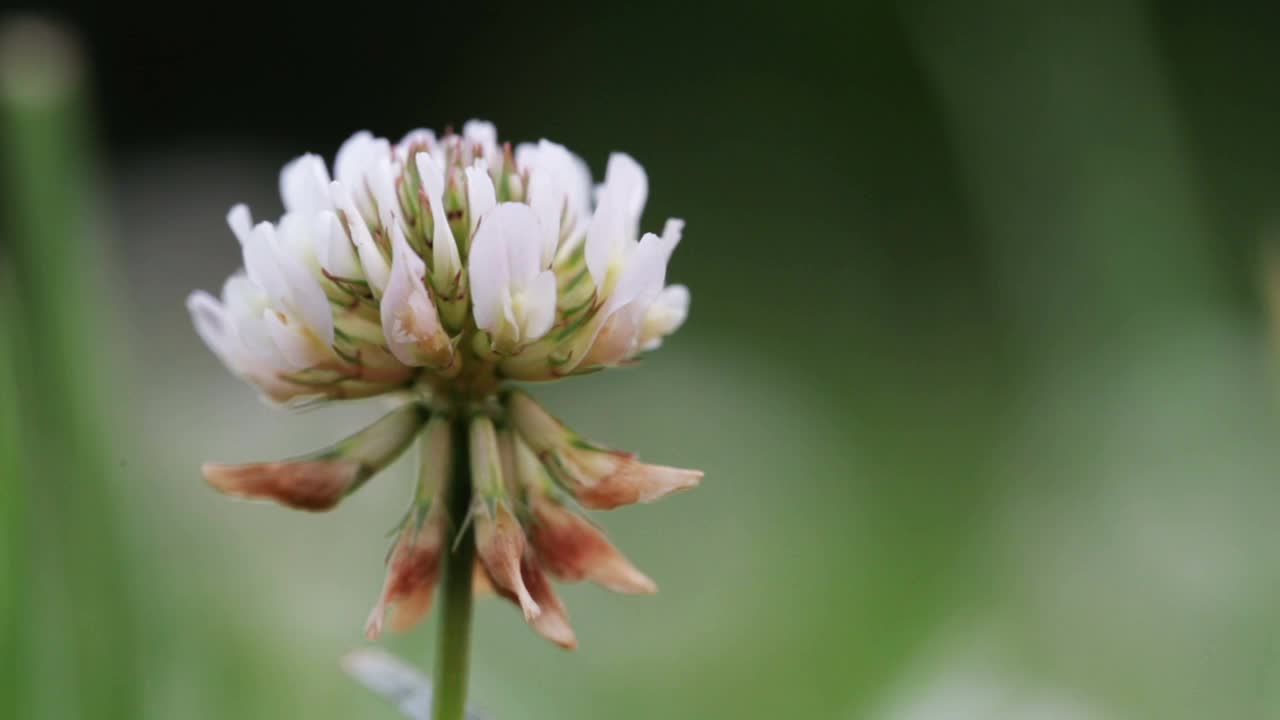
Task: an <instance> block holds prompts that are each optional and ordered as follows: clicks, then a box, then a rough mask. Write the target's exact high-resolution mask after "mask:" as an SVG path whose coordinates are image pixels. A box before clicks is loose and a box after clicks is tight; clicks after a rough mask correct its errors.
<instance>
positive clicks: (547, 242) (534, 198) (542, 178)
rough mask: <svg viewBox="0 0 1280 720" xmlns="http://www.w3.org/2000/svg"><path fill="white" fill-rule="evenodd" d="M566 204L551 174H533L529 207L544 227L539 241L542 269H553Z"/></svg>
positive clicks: (530, 182) (541, 171) (543, 172)
mask: <svg viewBox="0 0 1280 720" xmlns="http://www.w3.org/2000/svg"><path fill="white" fill-rule="evenodd" d="M565 203H566V200H565V194H564V192H563V191H561V190H560V188H558V187H556V183H555V179H554V178H553V177H552V175H551V173H549V172H547V171H545V170H539V171H535V172H533V174H532V176H531V177H530V178H529V206H530V207H532V208H533V211H534V213H536V214H537V216H538V221H539V223H541V225H542V237H541V238H540V239H539V247H540V252H539V257H540V258H541V262H540V263H539V264H540V266H541V267H544V268H545V267H551V262H552V261H553V260H555V257H556V248H557V247H558V246H559V244H560V226H561V217H562V215H563V210H564V207H565Z"/></svg>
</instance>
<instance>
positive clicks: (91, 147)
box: [0, 0, 1280, 720]
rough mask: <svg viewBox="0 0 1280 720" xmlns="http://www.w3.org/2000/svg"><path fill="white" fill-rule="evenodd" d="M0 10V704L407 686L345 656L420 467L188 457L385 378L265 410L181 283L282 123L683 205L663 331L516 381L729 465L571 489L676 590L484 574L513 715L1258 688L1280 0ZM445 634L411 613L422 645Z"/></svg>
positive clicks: (998, 709) (1083, 717) (478, 680)
mask: <svg viewBox="0 0 1280 720" xmlns="http://www.w3.org/2000/svg"><path fill="white" fill-rule="evenodd" d="M19 10H24V11H25V12H24V13H19V12H14V13H12V14H7V15H5V16H3V17H4V18H6V19H4V20H0V123H2V124H0V171H2V175H0V179H2V181H3V202H0V212H3V213H4V214H3V215H2V216H0V220H3V223H0V233H3V234H0V310H3V312H0V480H3V483H2V484H0V504H2V505H0V522H2V523H3V529H4V531H5V532H4V533H3V534H2V535H0V583H3V585H2V586H0V590H3V592H2V593H0V633H3V634H2V635H0V650H3V653H0V663H2V664H0V701H3V702H4V705H3V706H0V717H14V718H36V719H40V720H44V719H46V718H48V719H53V718H89V717H92V718H108V719H116V718H119V719H126V718H128V719H132V718H228V717H244V718H286V717H288V718H292V717H307V718H335V719H337V718H357V717H359V718H383V717H385V718H391V717H395V714H394V711H393V710H391V709H390V708H389V706H387V705H386V704H385V703H384V702H383V701H382V700H381V699H379V698H377V697H376V696H374V695H371V694H369V693H368V692H367V691H366V690H364V689H363V688H361V687H359V686H358V685H357V684H356V683H354V682H352V681H351V680H350V679H348V678H346V677H345V676H344V675H343V674H342V672H341V670H340V669H339V666H338V659H339V658H340V657H341V656H342V655H343V654H344V653H346V652H348V651H350V650H352V649H354V648H358V647H362V646H364V645H365V643H364V641H363V639H362V637H361V627H362V623H363V620H364V618H365V615H366V613H367V612H368V609H369V607H370V606H371V604H372V602H373V601H374V600H375V597H376V595H377V592H378V590H379V588H380V583H381V577H382V558H383V555H384V552H385V550H386V545H387V542H388V540H387V538H386V534H387V531H388V530H390V529H391V528H392V526H393V525H394V523H395V522H396V521H397V520H398V518H399V517H400V512H401V510H402V504H403V503H404V502H405V500H406V498H407V497H408V495H409V492H410V488H409V480H410V479H409V477H408V476H407V474H406V473H407V470H408V468H407V467H406V465H405V463H401V464H400V465H398V466H397V467H396V468H394V469H393V471H391V472H388V473H387V474H385V475H384V476H380V477H379V478H378V480H377V481H376V482H375V483H372V484H371V486H370V487H368V488H367V489H366V490H364V491H362V492H361V493H359V494H358V495H357V496H355V497H353V498H352V499H351V500H350V501H349V502H347V503H345V504H344V505H343V506H342V507H341V508H340V509H338V510H337V511H336V512H334V513H333V514H330V515H325V516H320V517H314V516H303V515H299V514H292V513H289V512H288V511H285V510H283V509H280V508H277V507H269V506H260V505H248V504H241V503H235V502H231V501H229V500H227V499H225V498H222V497H220V496H217V495H216V494H215V493H214V492H212V491H211V490H209V489H208V488H206V487H205V486H204V485H203V483H202V482H201V480H200V478H199V475H198V472H197V468H198V466H199V464H200V463H201V462H203V461H205V460H211V459H216V460H226V461H240V460H250V459H267V458H275V457H283V456H287V455H291V454H295V453H298V452H301V451H305V450H309V449H312V448H314V447H319V446H322V445H325V444H327V443H329V442H330V441H332V440H334V439H337V438H339V437H342V436H343V435H345V434H347V433H348V432H350V431H351V430H353V429H355V428H356V427H358V426H359V424H360V422H361V420H363V419H368V418H372V417H374V416H375V415H376V414H377V413H378V411H379V409H380V407H381V406H380V405H379V404H378V403H376V402H365V403H356V404H352V405H342V406H331V407H328V408H324V409H321V410H316V411H312V412H307V413H303V414H296V415H294V414H288V413H285V412H283V411H276V410H272V409H269V408H267V407H265V406H263V405H261V404H260V403H258V402H257V401H256V400H255V398H254V393H253V391H252V390H250V389H249V388H248V387H245V386H243V385H242V384H240V383H238V382H237V381H235V380H234V379H233V378H232V377H230V376H229V374H228V373H227V372H225V371H224V370H223V369H222V368H221V367H220V366H219V364H218V362H217V361H216V360H215V358H214V357H213V356H212V355H211V354H210V353H209V352H207V351H206V350H205V348H204V347H203V345H202V344H201V343H200V342H199V340H198V339H197V337H196V335H195V333H194V332H193V331H192V330H191V328H190V325H189V321H188V318H187V315H186V312H185V310H184V308H183V299H184V298H185V296H186V294H187V293H188V292H189V291H190V290H191V289H193V288H205V289H210V290H216V289H217V288H218V287H220V285H221V282H222V279H223V278H224V277H225V276H226V275H227V274H228V273H230V272H231V271H232V270H234V269H235V268H236V267H237V266H238V265H239V263H240V260H239V252H238V247H237V245H236V243H235V242H234V240H233V238H232V236H231V234H230V233H229V232H228V231H227V229H226V227H225V225H224V223H223V216H224V214H225V212H226V210H227V208H228V207H230V205H231V204H233V203H235V202H239V201H246V202H248V203H250V205H251V206H252V207H253V208H254V209H255V210H256V211H258V212H259V213H261V214H263V215H266V216H270V215H272V214H273V213H274V212H275V210H276V209H278V207H279V204H278V202H279V201H278V198H277V197H276V189H275V184H276V173H277V172H278V168H279V166H280V165H281V164H282V163H283V162H284V161H285V160H287V159H288V158H290V157H292V156H294V155H297V154H300V153H302V152H305V151H314V152H319V153H321V154H323V155H325V156H326V157H327V158H329V159H332V153H333V152H334V150H336V148H337V146H338V145H339V144H340V143H341V142H342V140H343V139H345V138H346V137H347V136H348V135H349V134H350V133H352V132H353V131H355V130H358V129H363V128H368V129H371V130H373V131H374V132H375V133H377V134H380V135H386V136H390V137H393V138H396V137H399V136H400V135H401V134H402V133H403V132H405V131H407V130H409V129H411V128H413V127H418V126H426V127H435V128H442V127H443V126H444V125H446V124H450V123H452V124H454V125H455V126H457V125H459V124H460V123H461V122H463V121H465V120H466V119H468V118H471V117H480V118H486V119H489V120H492V121H494V122H495V123H497V125H498V128H499V131H500V134H501V135H502V136H503V137H504V138H507V139H512V140H532V139H537V138H539V137H544V136H545V137H548V138H551V139H553V140H556V141H559V142H562V143H565V144H566V145H568V146H569V147H570V148H571V149H573V150H575V151H576V152H578V153H579V154H580V155H582V156H583V157H584V158H585V159H586V160H587V161H588V162H589V163H590V165H591V166H592V168H593V170H594V171H595V172H596V174H597V176H598V175H599V174H600V173H601V172H602V170H603V166H604V161H605V158H606V157H607V153H608V152H610V151H612V150H624V151H626V152H629V153H631V154H632V155H634V156H635V157H636V158H637V159H639V160H640V162H641V163H643V164H644V165H645V167H646V168H647V170H648V172H649V177H650V182H651V201H650V204H649V208H648V211H647V215H646V222H645V226H646V227H647V228H650V229H654V228H658V227H660V224H661V222H662V220H663V219H665V218H666V217H668V216H677V217H683V218H685V219H686V220H687V221H688V228H687V230H686V233H685V240H684V242H683V244H682V245H681V247H680V249H679V250H678V252H677V254H676V257H675V260H674V261H673V264H672V267H671V271H670V273H669V277H670V278H671V279H672V280H673V281H676V282H683V283H686V284H688V285H689V286H690V287H691V288H692V291H693V297H694V300H693V306H692V313H691V316H690V320H689V322H688V324H687V325H686V326H685V328H684V329H683V330H682V331H681V332H680V333H679V334H678V335H676V336H675V337H674V338H672V339H671V340H670V341H669V342H668V344H667V345H666V346H665V347H664V349H663V350H662V352H660V353H656V354H655V355H653V356H651V357H649V358H648V359H646V360H645V361H644V362H643V363H642V364H641V365H640V366H638V367H636V368H633V369H628V370H625V371H617V372H610V373H606V374H599V375H594V376H590V377H586V378H581V379H575V380H574V381H572V382H565V383H562V384H558V385H555V386H549V387H545V388H539V389H538V393H539V396H540V397H541V398H542V399H543V400H544V402H545V403H546V404H547V405H548V406H549V407H550V408H552V409H553V410H554V411H555V412H556V413H557V414H559V415H560V416H562V417H564V418H565V419H566V420H567V421H568V422H570V423H571V424H572V425H573V426H574V427H576V428H579V429H581V430H583V431H584V433H585V434H588V435H590V436H591V437H593V438H596V439H599V440H601V441H604V442H608V443H611V444H614V445H618V446H621V447H626V448H629V449H634V450H636V451H638V452H639V453H640V454H641V455H642V456H643V457H645V458H646V459H651V460H654V461H657V462H664V463H671V464H676V465H685V466H691V467H699V468H702V469H704V470H705V471H706V473H707V478H706V480H705V482H704V484H703V486H702V487H701V488H699V489H698V490H697V491H695V492H692V493H686V494H682V495H679V496H676V497H673V498H670V499H668V500H666V501H664V502H662V503H659V504H657V505H654V506H648V507H643V508H635V509H624V510H620V511H617V512H614V513H611V514H608V515H607V516H604V517H598V518H597V519H600V520H601V521H602V522H604V523H605V524H606V525H607V527H608V528H609V530H610V532H611V534H612V536H613V538H614V539H615V541H616V542H617V544H618V545H619V546H620V547H621V548H623V549H624V551H625V552H627V553H628V555H630V556H631V557H632V559H633V560H635V562H636V563H637V564H638V565H639V566H640V567H642V568H643V569H644V570H645V571H647V572H648V573H649V574H651V575H652V576H653V577H654V578H655V579H657V581H658V582H659V584H660V585H661V586H662V592H661V593H660V594H659V595H657V596H656V597H652V598H639V599H637V598H626V597H617V596H610V595H607V594H606V593H604V592H602V591H598V590H596V589H595V588H591V587H576V586H575V587H570V588H566V589H565V590H564V593H563V594H564V596H565V599H566V602H567V604H568V605H569V609H570V612H571V615H572V618H573V622H574V624H575V626H576V628H577V631H578V635H579V638H580V641H581V649H580V650H578V651H577V652H576V653H572V654H568V653H563V652H561V651H559V650H556V649H555V648H553V647H551V646H549V645H548V644H547V643H545V642H544V641H542V640H540V639H539V638H537V637H536V636H534V635H533V634H532V633H531V632H530V631H529V630H528V629H527V628H526V627H525V626H524V624H523V623H522V622H521V620H520V618H519V617H518V615H517V614H516V613H514V612H513V611H512V610H511V608H509V607H505V606H501V605H499V603H497V602H495V601H487V602H484V603H482V605H481V608H480V611H479V620H478V623H477V627H478V637H477V647H476V650H475V653H474V670H473V678H474V680H473V697H474V699H475V701H476V704H477V705H478V706H479V707H481V708H483V709H484V710H486V711H487V713H488V714H489V715H491V716H492V717H493V718H496V719H498V720H514V719H515V718H561V719H567V718H602V717H608V718H619V719H623V720H625V719H628V718H761V719H763V718H777V717H787V718H794V719H797V720H799V719H801V718H804V719H808V718H813V719H815V720H817V719H827V718H831V719H836V720H855V719H860V718H868V719H870V720H939V719H945V720H950V719H955V720H979V719H981V720H987V719H1000V720H1014V719H1018V720H1021V719H1023V718H1034V719H1040V720H1101V719H1104V718H1105V719H1109V720H1113V719H1116V718H1209V717H1213V718H1242V719H1252V718H1270V717H1280V651H1278V650H1277V648H1278V647H1280V566H1278V564H1277V560H1276V553H1275V552H1274V549H1273V548H1274V547H1275V545H1276V543H1277V541H1280V524H1277V522H1276V518H1277V516H1280V483H1277V482H1276V479H1275V475H1276V472H1277V470H1280V453H1278V452H1277V449H1276V448H1277V438H1280V426H1278V425H1277V422H1276V420H1277V418H1276V414H1275V407H1276V399H1277V395H1276V393H1275V390H1274V383H1273V381H1274V379H1275V377H1274V376H1275V373H1274V372H1273V358H1272V354H1271V345H1270V340H1271V338H1270V337H1269V334H1268V320H1267V315H1266V312H1265V308H1264V305H1263V302H1262V300H1263V293H1262V288H1261V282H1262V277H1263V273H1262V269H1261V267H1260V262H1261V259H1262V257H1263V253H1262V251H1261V248H1262V247H1264V245H1265V244H1266V242H1267V240H1268V238H1269V236H1270V235H1272V234H1273V233H1274V232H1275V230H1276V227H1277V218H1276V216H1275V212H1274V210H1273V209H1274V208H1275V207H1277V203H1278V202H1280V132H1277V130H1276V128H1277V127H1280V86H1278V85H1277V83H1276V81H1275V74H1276V73H1275V69H1276V68H1277V67H1280V42H1276V39H1277V37H1280V6H1276V5H1275V4H1274V3H1262V2H1256V3H1249V2H1238V3H1230V2H1228V3H1203V2H1190V1H1186V2H1164V3H1155V2H1150V3H1143V2H1135V1H1131V0H1084V1H1083V2H1079V1H1073V2H1068V1H1067V0H1041V1H1039V2H1030V3H1028V2H1018V1H1016V0H977V1H976V2H967V3H959V2H954V3H946V2H929V1H927V0H902V1H901V2H897V3H893V2H871V3H837V2H831V3H822V2H817V1H811V0H800V1H799V2H791V3H785V4H780V5H779V4H768V5H761V6H758V7H756V6H751V5H742V4H722V5H714V4H700V3H690V2H683V3H664V2H647V3H642V4H623V3H607V4H582V5H577V4H573V3H570V4H554V5H552V4H537V5H531V4H528V3H503V2H476V3H456V4H450V5H436V4H431V3H421V2H419V3H413V4H405V5H398V6H381V5H379V4H376V3H360V4H358V5H347V6H342V7H338V6H333V7H325V6H321V5H319V4H311V5H297V6H292V5H288V4H278V5H268V4H265V3H260V4H258V5H256V6H247V7H237V6H234V5H232V4H225V3H219V4H212V5H195V6H181V7H180V6H176V5H175V6H170V7H169V8H167V9H164V10H143V9H142V8H136V9H130V8H121V7H117V6H115V5H114V4H110V3H98V4H96V5H83V6H78V5H71V4H65V3H62V4H59V3H38V4H36V5H34V6H30V7H27V8H19ZM35 15H38V16H42V17H46V18H51V19H53V20H55V21H56V22H58V23H59V24H60V26H61V27H62V28H63V30H64V31H65V32H67V33H69V36H63V35H61V34H59V33H56V32H54V31H52V30H50V29H49V28H48V26H41V25H33V24H31V23H30V22H28V21H26V20H23V19H22V18H28V19H29V18H30V17H33V16H35ZM433 631H434V628H433V627H432V623H430V622H427V623H424V624H423V625H422V626H421V627H420V628H419V629H418V630H416V631H414V632H413V633H411V634H409V635H406V636H402V637H397V638H395V639H393V640H391V641H389V642H388V643H386V644H387V645H388V646H389V647H390V649H392V650H393V651H395V652H396V653H397V654H399V655H400V656H402V657H404V658H406V659H409V660H412V661H413V662H415V663H416V664H418V665H420V666H424V667H425V666H426V665H427V664H429V662H430V660H431V658H430V654H431V648H432V646H433V645H432V642H431V635H432V633H433Z"/></svg>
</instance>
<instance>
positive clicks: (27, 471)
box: [0, 19, 141, 720]
mask: <svg viewBox="0 0 1280 720" xmlns="http://www.w3.org/2000/svg"><path fill="white" fill-rule="evenodd" d="M82 69H83V63H82V62H81V57H80V54H79V49H78V47H77V46H76V44H75V42H74V40H73V39H71V38H70V37H69V36H68V35H67V34H65V33H64V32H62V31H61V30H59V29H58V28H57V27H55V26H52V25H50V24H48V23H45V22H42V21H38V20H30V19H18V20H13V21H10V22H8V23H6V24H5V25H4V26H3V27H0V173H2V174H0V178H2V179H3V186H4V198H5V200H4V202H5V208H4V209H5V216H6V218H7V223H6V226H5V234H6V237H7V238H8V240H7V241H6V248H7V252H8V253H9V255H10V259H11V261H12V272H11V276H12V278H13V280H14V282H13V285H12V287H11V288H8V289H7V291H6V292H7V294H8V295H11V296H12V298H11V302H10V304H9V305H10V307H11V308H13V309H15V310H16V317H13V318H11V320H12V321H14V327H12V328H10V329H9V332H8V333H7V337H8V338H10V341H11V342H13V341H16V342H15V347H14V348H13V349H14V350H15V352H14V353H13V354H12V355H11V356H10V358H11V360H13V361H15V368H14V370H15V372H16V377H17V386H18V393H17V394H16V396H17V403H18V411H17V417H18V418H19V419H20V422H21V425H22V429H23V434H22V438H23V446H22V451H23V458H24V460H25V465H24V466H23V467H22V470H23V472H22V474H21V476H20V478H19V479H21V480H22V481H23V482H22V483H21V484H20V485H19V487H21V488H22V490H23V491H24V493H25V494H26V495H27V498H28V500H29V502H28V503H27V505H26V507H25V508H24V509H23V517H24V518H25V520H26V524H27V527H28V528H29V533H26V540H27V541H28V542H30V546H29V552H23V553H22V555H23V558H22V562H23V563H25V564H27V567H29V568H31V569H33V570H34V569H36V568H38V569H39V572H28V573H26V576H25V577H19V578H17V579H18V581H19V582H26V583H28V584H29V585H30V587H31V590H30V592H31V593H32V595H33V596H32V598H31V600H30V603H31V605H30V608H31V609H32V610H33V613H32V614H31V616H30V617H23V618H22V623H23V627H24V631H25V632H29V633H30V634H31V635H30V637H31V642H30V643H29V644H28V645H27V646H26V647H25V650H27V651H29V652H28V656H26V657H19V658H16V661H17V662H19V663H21V664H23V666H24V667H26V668H28V673H27V676H26V677H27V678H28V679H29V680H30V685H29V686H28V687H25V688H23V689H22V690H23V694H24V695H25V694H27V693H29V694H30V696H31V697H32V698H33V700H32V703H33V706H32V708H33V709H32V710H30V712H29V713H27V714H26V715H24V717H36V718H43V717H68V716H69V717H95V718H109V719H110V718H121V719H122V720H123V719H124V718H128V719H130V720H132V719H133V718H137V717H139V716H140V715H141V713H140V712H139V703H138V701H137V673H135V672H134V670H133V667H132V664H133V660H134V652H133V625H134V622H133V618H132V608H131V606H130V603H129V599H128V598H129V590H128V587H129V583H128V574H127V573H126V572H125V568H124V566H123V563H122V562H121V556H120V552H119V537H118V533H119V530H118V528H117V527H116V526H115V517H114V510H113V507H114V502H113V498H112V497H111V483H112V479H113V470H114V468H115V464H114V462H112V461H111V460H109V458H110V455H109V448H110V447H111V446H112V441H111V439H110V429H111V424H110V422H111V421H110V420H109V418H108V416H107V413H106V410H107V407H108V406H107V404H106V402H105V400H104V396H105V395H107V394H108V393H109V388H110V387H111V386H112V384H113V383H112V380H111V378H110V377H109V376H108V375H107V372H106V370H105V368H109V367H110V363H109V362H107V361H106V358H107V357H108V355H109V354H108V353H105V352H104V349H105V348H107V347H110V343H109V338H107V337H106V336H105V332H106V330H105V327H104V323H103V317H104V315H105V313H104V312H103V309H104V301H103V298H102V293H101V287H102V286H101V281H102V278H101V276H100V273H102V271H103V269H104V268H105V267H107V266H108V264H107V263H105V262H104V261H103V255H104V253H101V252H99V250H98V248H97V247H96V246H95V245H94V241H95V239H96V238H94V237H93V235H92V234H91V233H90V229H91V223H90V221H89V213H88V211H87V208H88V206H89V202H88V199H89V193H88V189H89V180H90V176H91V167H90V163H89V159H88V158H89V155H90V153H89V152H88V149H89V148H88V145H89V143H88V142H87V137H86V135H87V132H86V128H87V115H88V113H87V111H86V106H85V100H84V98H83V93H82V82H81V75H82Z"/></svg>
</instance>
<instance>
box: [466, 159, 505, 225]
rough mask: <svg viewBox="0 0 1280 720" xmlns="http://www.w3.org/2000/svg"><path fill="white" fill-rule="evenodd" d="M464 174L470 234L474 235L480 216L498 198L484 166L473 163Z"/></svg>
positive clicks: (490, 207) (495, 202) (488, 209)
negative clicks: (465, 177)
mask: <svg viewBox="0 0 1280 720" xmlns="http://www.w3.org/2000/svg"><path fill="white" fill-rule="evenodd" d="M466 174H467V208H468V210H469V212H470V215H471V234H472V235H474V234H475V232H476V225H478V224H479V223H480V218H482V217H484V214H485V213H487V212H489V211H490V210H491V209H493V206H494V205H497V204H498V198H497V193H496V192H495V191H494V189H493V180H492V179H490V177H489V171H488V170H486V169H485V168H484V166H482V165H473V166H471V167H469V168H467V170H466Z"/></svg>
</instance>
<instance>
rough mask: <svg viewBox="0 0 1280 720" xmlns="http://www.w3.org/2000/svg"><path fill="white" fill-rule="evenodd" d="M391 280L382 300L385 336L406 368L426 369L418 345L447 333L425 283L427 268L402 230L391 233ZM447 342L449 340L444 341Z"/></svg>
mask: <svg viewBox="0 0 1280 720" xmlns="http://www.w3.org/2000/svg"><path fill="white" fill-rule="evenodd" d="M391 236H392V248H393V250H392V255H393V257H392V261H391V277H390V279H389V280H388V281H387V289H386V292H385V293H384V294H383V296H382V301H381V314H382V333H383V336H384V337H386V340H387V347H388V348H389V349H390V350H391V353H392V354H393V355H395V356H396V359H398V360H399V361H400V362H402V363H404V364H406V365H414V366H416V365H423V364H426V363H427V362H428V361H429V360H433V359H435V360H438V359H439V358H424V357H422V356H421V355H422V354H421V352H420V351H419V349H418V345H417V343H418V342H419V341H421V340H427V339H428V338H430V337H432V336H434V335H437V334H439V333H442V332H443V329H442V327H441V325H440V317H439V315H438V313H437V312H436V307H435V304H434V303H433V302H432V300H431V295H430V294H429V293H428V292H427V288H426V286H425V285H424V284H423V282H422V276H423V273H425V272H426V264H425V263H424V262H423V261H422V258H420V257H418V254H417V253H416V252H414V251H413V249H412V248H410V247H409V243H408V242H407V241H406V240H405V237H404V233H402V232H401V231H400V229H399V227H395V228H394V229H393V230H392V231H391ZM442 340H443V341H446V342H447V338H442Z"/></svg>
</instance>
